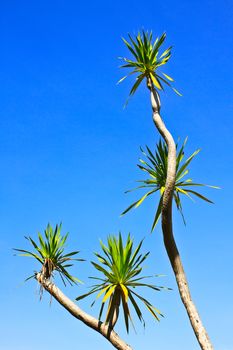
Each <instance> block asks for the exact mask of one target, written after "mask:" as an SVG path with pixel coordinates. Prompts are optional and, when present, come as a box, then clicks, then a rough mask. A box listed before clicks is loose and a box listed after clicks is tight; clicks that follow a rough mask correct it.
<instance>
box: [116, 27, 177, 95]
mask: <svg viewBox="0 0 233 350" xmlns="http://www.w3.org/2000/svg"><path fill="white" fill-rule="evenodd" d="M128 37H129V39H128V40H126V39H124V38H122V40H123V42H124V43H125V45H126V46H127V48H128V49H129V51H130V53H131V54H132V55H133V58H132V59H128V58H125V57H120V58H121V59H122V60H123V61H124V62H125V63H124V64H123V65H122V66H121V68H130V69H132V70H131V72H130V73H129V74H128V75H126V76H124V77H123V78H121V79H120V80H119V82H118V83H120V82H122V81H123V80H125V79H126V78H127V77H128V76H130V75H134V74H136V82H135V83H134V85H133V87H132V89H131V90H130V96H131V95H133V94H134V93H135V92H136V90H137V88H138V87H139V85H140V84H141V82H142V81H143V80H144V79H146V81H147V84H148V83H150V84H153V85H154V87H155V89H157V90H164V84H165V85H167V86H169V87H171V88H172V89H173V90H174V91H175V92H176V93H177V94H178V95H181V94H180V93H179V92H178V91H177V90H176V89H175V88H174V87H173V86H172V82H173V81H174V79H173V78H171V77H170V76H169V75H167V74H165V73H163V72H161V71H160V67H161V66H164V65H165V64H166V63H167V62H168V61H169V59H170V57H171V49H172V47H171V46H170V47H168V48H167V49H166V50H165V51H163V52H162V53H160V48H161V46H162V44H163V43H164V41H165V39H166V33H163V34H162V35H161V37H158V38H157V39H156V40H155V41H154V40H153V34H152V32H150V33H148V32H144V31H142V33H140V32H139V33H138V35H136V36H135V37H134V38H133V37H132V36H131V35H130V34H129V35H128Z"/></svg>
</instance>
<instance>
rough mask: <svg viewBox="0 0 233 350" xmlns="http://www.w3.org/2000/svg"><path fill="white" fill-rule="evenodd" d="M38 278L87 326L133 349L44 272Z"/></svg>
mask: <svg viewBox="0 0 233 350" xmlns="http://www.w3.org/2000/svg"><path fill="white" fill-rule="evenodd" d="M36 279H37V281H38V282H39V283H40V285H41V286H42V287H43V288H44V289H45V290H46V291H47V292H48V293H49V294H50V295H51V296H53V297H54V298H55V299H56V300H57V301H58V303H59V304H60V305H62V306H63V307H64V308H65V309H66V310H67V311H68V312H69V313H70V314H71V315H72V316H74V317H75V318H77V319H78V320H80V321H81V322H83V323H84V324H85V325H86V326H88V327H90V328H92V329H93V330H95V331H96V332H98V333H100V334H101V335H102V336H103V337H105V338H106V339H107V340H108V341H109V342H110V343H111V344H112V345H113V346H114V347H115V348H116V349H118V350H133V349H132V348H131V347H130V346H129V345H128V344H126V343H125V342H124V341H123V340H122V339H121V338H120V337H119V335H118V334H117V333H116V332H115V331H114V330H113V329H111V328H110V327H109V326H108V325H107V324H105V323H103V322H101V321H99V320H97V319H96V318H94V317H92V316H91V315H89V314H87V313H86V312H84V311H83V310H81V309H80V308H79V307H78V306H77V305H76V304H75V303H74V302H73V301H72V300H70V299H69V298H68V297H67V296H66V295H65V294H64V293H63V292H62V291H61V290H60V289H59V288H58V287H57V286H56V285H55V284H54V283H52V282H51V281H50V280H48V279H45V278H44V277H43V275H42V273H37V274H36Z"/></svg>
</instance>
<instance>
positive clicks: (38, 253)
mask: <svg viewBox="0 0 233 350" xmlns="http://www.w3.org/2000/svg"><path fill="white" fill-rule="evenodd" d="M25 238H26V239H27V240H28V241H29V242H30V244H31V245H32V246H33V248H34V251H29V250H24V249H15V250H16V251H18V252H20V254H19V255H20V256H26V257H32V258H34V259H36V260H37V261H39V263H40V264H41V265H42V267H41V273H42V274H43V277H44V278H45V279H51V278H52V277H53V276H54V272H55V271H57V272H58V273H59V275H60V277H61V279H62V282H63V283H64V285H66V282H68V283H70V284H71V285H72V284H77V282H81V281H80V280H79V279H77V278H76V277H74V276H72V275H70V273H69V272H68V271H67V268H69V267H71V266H73V263H71V261H75V260H76V261H83V259H77V258H74V256H75V255H77V254H78V253H79V251H73V252H70V253H65V243H66V240H67V238H68V233H67V234H66V235H65V236H62V235H61V224H60V225H56V227H55V230H53V228H52V226H51V225H50V224H48V226H47V227H46V229H45V231H44V237H43V236H42V235H41V234H40V233H38V243H36V242H35V241H34V240H33V239H32V238H31V237H25ZM32 277H34V275H32V276H30V277H29V278H27V279H30V278H32Z"/></svg>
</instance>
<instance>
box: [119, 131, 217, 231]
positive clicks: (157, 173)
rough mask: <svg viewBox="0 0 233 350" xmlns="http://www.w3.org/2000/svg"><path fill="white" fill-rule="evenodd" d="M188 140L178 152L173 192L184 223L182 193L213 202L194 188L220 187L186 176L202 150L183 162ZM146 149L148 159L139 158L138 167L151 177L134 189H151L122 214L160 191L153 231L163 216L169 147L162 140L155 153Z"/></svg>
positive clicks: (145, 153)
mask: <svg viewBox="0 0 233 350" xmlns="http://www.w3.org/2000/svg"><path fill="white" fill-rule="evenodd" d="M186 142H187V138H186V140H185V141H184V143H183V145H182V146H181V148H180V150H179V151H178V154H177V158H176V181H175V187H174V192H173V199H174V201H175V204H176V207H177V209H178V210H179V212H180V214H181V215H182V218H183V221H184V223H185V220H184V215H183V209H182V203H181V195H185V196H186V197H188V198H190V199H192V195H194V196H196V197H198V198H200V199H202V200H204V201H206V202H209V203H213V202H212V201H211V200H210V199H208V198H206V197H205V196H203V195H202V194H200V193H199V192H197V191H196V190H194V189H193V188H195V187H203V186H207V187H212V188H218V187H216V186H209V185H204V184H201V183H196V182H193V180H192V179H190V178H185V176H186V175H187V174H188V173H189V170H188V166H189V164H190V163H191V161H192V160H193V158H194V157H195V156H196V155H197V154H198V153H199V152H200V149H198V150H196V151H195V152H193V153H192V154H191V156H190V157H188V158H187V159H186V160H185V161H184V162H183V158H184V148H185V144H186ZM176 147H177V148H178V145H176ZM146 150H147V152H145V151H144V150H143V149H142V148H141V151H142V153H143V156H144V157H145V159H146V160H144V159H139V161H140V164H138V167H139V169H141V170H142V171H144V172H145V173H146V174H147V175H149V178H147V179H146V180H139V181H138V182H140V183H142V185H140V186H138V187H136V188H135V189H133V190H137V189H148V190H149V191H148V192H146V193H145V194H144V195H143V196H142V197H141V198H140V199H138V200H137V201H136V202H134V203H132V204H131V205H130V206H129V207H128V208H127V209H126V210H124V211H123V213H122V214H121V215H124V214H126V213H127V212H128V211H130V210H131V209H133V208H137V207H139V206H140V205H141V204H142V203H143V201H144V200H145V199H146V198H147V197H149V196H151V195H152V194H154V193H156V192H159V193H160V199H159V203H158V206H157V210H156V212H155V216H154V221H153V224H152V228H151V232H152V231H153V230H154V228H155V226H156V225H157V223H158V220H159V218H160V216H161V210H162V201H163V193H164V190H165V183H166V178H167V165H168V149H167V145H166V143H165V142H164V141H163V142H162V141H161V140H160V141H159V143H158V144H157V145H156V149H155V152H154V153H153V152H152V151H151V150H150V148H149V147H147V146H146ZM133 190H129V191H126V193H127V192H131V191H133Z"/></svg>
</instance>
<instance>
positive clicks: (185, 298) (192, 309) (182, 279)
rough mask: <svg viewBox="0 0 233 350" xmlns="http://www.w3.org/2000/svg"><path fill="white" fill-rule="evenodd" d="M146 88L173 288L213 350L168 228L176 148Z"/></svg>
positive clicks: (205, 344)
mask: <svg viewBox="0 0 233 350" xmlns="http://www.w3.org/2000/svg"><path fill="white" fill-rule="evenodd" d="M147 86H148V88H149V90H150V92H151V105H152V111H153V121H154V124H155V126H156V128H157V129H158V131H159V133H160V134H161V136H162V137H163V139H164V140H165V142H166V144H167V147H168V169H167V179H166V184H165V191H164V195H163V203H162V231H163V239H164V245H165V248H166V251H167V254H168V257H169V260H170V263H171V266H172V269H173V271H174V274H175V278H176V282H177V286H178V289H179V293H180V297H181V300H182V302H183V304H184V307H185V309H186V311H187V314H188V317H189V320H190V322H191V325H192V328H193V331H194V333H195V335H196V338H197V340H198V342H199V345H200V347H201V349H202V350H213V346H212V345H211V342H210V339H209V336H208V334H207V331H206V330H205V328H204V326H203V324H202V321H201V319H200V316H199V314H198V311H197V308H196V306H195V304H194V303H193V301H192V298H191V295H190V291H189V286H188V281H187V278H186V276H185V272H184V268H183V265H182V262H181V258H180V254H179V251H178V249H177V246H176V242H175V239H174V236H173V228H172V200H173V190H174V185H175V180H176V145H175V142H174V140H173V137H172V135H171V134H170V132H169V131H168V130H167V128H166V126H165V124H164V122H163V120H162V118H161V116H160V99H159V96H158V93H157V91H156V90H155V88H154V86H153V84H152V82H151V80H150V79H148V82H147Z"/></svg>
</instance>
